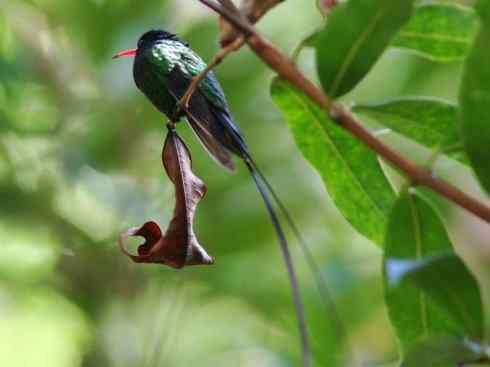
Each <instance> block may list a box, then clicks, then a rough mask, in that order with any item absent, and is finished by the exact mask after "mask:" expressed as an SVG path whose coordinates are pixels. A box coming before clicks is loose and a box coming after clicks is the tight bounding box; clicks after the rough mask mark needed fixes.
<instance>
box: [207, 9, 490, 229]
mask: <svg viewBox="0 0 490 367" xmlns="http://www.w3.org/2000/svg"><path fill="white" fill-rule="evenodd" d="M199 1H200V2H201V3H202V4H204V5H205V6H207V7H209V8H211V9H212V10H214V11H215V12H217V13H218V14H220V15H221V16H222V17H223V18H224V19H226V20H227V21H228V22H229V23H230V24H232V25H233V26H234V27H235V28H236V29H237V30H238V31H240V32H241V33H242V34H243V35H244V36H245V37H246V41H247V43H248V44H249V46H250V47H251V48H252V50H253V51H254V52H255V53H256V54H257V56H258V57H259V58H260V59H262V61H264V62H265V63H266V64H267V65H269V67H271V68H272V69H273V70H275V71H276V72H277V74H279V76H280V77H281V78H283V79H285V80H287V81H289V82H290V83H291V84H292V85H294V86H295V87H296V88H297V89H299V90H300V91H302V92H303V93H305V94H306V95H307V96H308V97H310V98H311V99H312V100H313V101H314V102H315V103H316V104H318V105H319V106H320V107H322V108H323V109H324V110H325V111H327V112H328V113H329V115H330V116H331V117H332V119H333V120H334V121H336V122H337V123H338V124H339V125H340V126H341V127H342V128H344V129H345V130H347V131H348V132H349V133H350V134H352V135H353V136H355V137H357V138H358V139H359V140H361V141H362V142H363V143H364V144H366V145H367V146H368V147H369V148H371V149H372V150H373V151H375V152H376V153H377V154H379V155H380V156H381V157H383V158H384V159H385V160H387V161H388V162H390V163H392V164H393V165H395V166H396V167H398V168H399V169H401V170H402V171H403V172H405V174H406V175H407V176H408V177H409V178H410V180H411V181H412V182H413V183H414V184H415V185H420V186H425V187H427V188H429V189H431V190H432V191H434V192H436V193H438V194H440V195H441V196H444V197H445V198H446V199H447V200H449V201H451V202H453V203H454V204H456V205H459V206H460V207H462V208H464V209H466V210H467V211H469V212H471V213H473V214H474V215H476V216H477V217H479V218H481V219H482V220H484V221H485V222H487V223H490V207H489V206H488V205H486V204H485V203H483V202H481V201H479V200H477V199H475V198H473V197H471V196H470V195H468V194H466V193H465V192H463V191H461V190H460V189H458V188H456V187H454V186H452V185H451V184H449V183H447V182H445V181H442V180H440V179H438V178H437V177H435V176H434V175H433V173H432V171H430V170H428V169H426V168H424V167H420V166H417V165H416V164H415V163H413V162H411V161H410V160H408V159H406V158H405V157H403V156H402V155H401V154H400V153H398V152H397V151H395V150H393V149H392V148H390V147H389V146H388V145H386V144H385V143H383V142H382V141H381V140H379V139H378V138H376V137H375V136H374V135H373V134H371V132H370V131H369V130H367V129H366V128H365V127H364V126H362V125H361V124H360V123H359V122H358V121H357V120H356V119H355V118H354V117H353V116H352V115H351V114H350V113H349V112H348V111H347V110H345V109H344V108H343V107H342V106H341V105H340V104H337V103H332V101H331V100H330V99H329V98H328V97H327V96H326V95H325V94H324V93H323V91H322V90H320V89H319V88H318V87H317V86H316V85H315V84H313V83H312V82H311V81H310V80H308V79H307V78H306V77H305V76H304V75H303V74H302V73H301V72H300V71H299V70H298V69H297V68H296V66H295V65H294V64H293V63H292V62H291V60H290V59H289V58H288V57H287V56H286V55H284V54H283V53H282V52H280V51H279V50H278V49H277V48H275V46H273V45H272V44H271V43H270V42H268V41H267V40H266V39H264V38H263V37H262V36H260V35H259V34H258V33H257V31H256V30H255V28H254V27H253V26H252V25H251V24H250V23H249V22H247V21H246V20H244V19H243V18H237V17H236V16H234V15H233V14H231V13H230V12H228V11H227V10H226V9H224V8H223V7H221V6H219V5H218V4H216V3H214V2H212V1H210V0H199Z"/></svg>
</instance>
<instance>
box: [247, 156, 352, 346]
mask: <svg viewBox="0 0 490 367" xmlns="http://www.w3.org/2000/svg"><path fill="white" fill-rule="evenodd" d="M249 161H250V164H251V165H252V167H253V170H254V171H255V172H256V173H257V174H258V175H259V176H260V179H261V180H262V182H264V184H265V186H266V187H267V190H268V191H269V192H270V194H271V195H272V198H273V199H274V201H275V203H276V204H277V206H278V208H279V210H280V211H281V213H282V215H283V216H284V218H285V219H286V223H287V224H288V226H289V227H290V229H291V231H292V232H293V235H294V237H296V240H297V241H298V243H299V245H300V248H301V251H302V252H303V255H304V256H305V259H306V262H307V263H308V267H309V268H310V271H311V272H312V274H313V278H314V280H315V284H316V287H317V290H318V293H319V294H320V296H321V298H322V300H323V301H324V302H325V307H326V311H327V314H328V315H329V317H330V319H331V321H332V324H333V327H335V333H336V335H337V337H338V338H339V340H344V341H346V340H347V338H346V337H347V332H346V330H345V327H344V323H343V322H342V320H341V318H340V316H339V314H338V312H337V307H336V306H335V302H334V300H333V296H332V294H331V292H330V290H329V289H328V286H327V284H326V281H325V279H324V278H323V275H322V273H321V270H320V267H319V266H318V264H317V262H316V261H315V258H314V256H313V254H312V253H311V251H310V248H309V247H308V245H307V243H306V240H305V239H304V237H303V235H302V234H301V231H300V230H299V228H298V226H297V225H296V223H295V222H294V220H293V218H292V216H291V214H290V213H289V211H288V209H287V208H286V206H285V205H284V203H283V202H282V200H281V199H280V198H279V195H277V194H276V192H275V190H274V188H273V187H272V185H271V184H270V183H269V181H268V180H267V178H266V177H265V175H264V174H263V173H262V171H261V170H260V168H259V167H258V166H257V164H256V163H255V161H254V160H253V159H251V158H249Z"/></svg>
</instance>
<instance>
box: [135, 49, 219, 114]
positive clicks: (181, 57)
mask: <svg viewBox="0 0 490 367" xmlns="http://www.w3.org/2000/svg"><path fill="white" fill-rule="evenodd" d="M142 56H143V57H145V59H146V60H147V61H148V62H149V64H151V65H153V66H154V67H155V69H154V71H155V74H157V75H158V77H159V79H160V81H161V82H165V80H164V79H165V77H166V76H167V75H169V74H170V73H171V72H172V71H173V70H174V69H175V68H176V67H178V68H179V70H180V71H181V72H182V74H183V77H185V78H186V79H189V80H190V79H192V78H193V77H195V76H196V75H199V74H200V73H201V72H202V71H203V70H204V69H205V68H206V63H205V62H204V61H203V60H202V59H201V58H200V57H199V56H198V55H197V54H196V53H195V52H194V51H192V49H191V48H189V47H188V46H186V45H185V44H183V43H181V42H179V41H176V40H163V41H161V42H158V43H156V44H155V45H154V46H153V47H151V48H149V49H147V50H145V51H144V54H143V55H142ZM199 90H200V91H201V92H202V93H203V94H204V96H205V97H206V98H207V99H208V100H209V102H211V103H212V104H213V105H215V106H216V107H218V108H221V109H223V110H226V108H227V107H226V98H225V95H224V93H223V91H222V89H221V87H220V85H219V83H218V80H217V79H216V77H215V75H214V73H213V72H212V71H211V72H209V73H208V74H207V75H206V77H205V78H204V80H203V81H202V82H201V84H200V85H199Z"/></svg>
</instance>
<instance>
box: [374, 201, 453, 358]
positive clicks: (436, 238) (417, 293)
mask: <svg viewBox="0 0 490 367" xmlns="http://www.w3.org/2000/svg"><path fill="white" fill-rule="evenodd" d="M447 251H452V246H451V242H450V241H449V238H448V235H447V233H446V230H445V228H444V225H443V223H442V222H441V220H440V219H439V217H438V216H437V214H436V213H435V212H434V210H433V209H432V208H431V207H430V206H429V205H428V204H427V203H425V202H424V201H423V200H422V199H420V198H419V197H417V196H415V195H412V194H409V193H404V194H402V195H401V196H400V197H399V199H398V200H397V202H396V204H395V205H394V207H393V210H392V212H391V215H390V220H389V224H388V230H387V233H386V239H385V254H384V260H383V267H384V282H385V288H386V290H385V296H386V304H387V307H388V313H389V316H390V319H391V321H392V324H393V326H394V327H395V329H396V332H397V335H398V338H399V340H400V345H401V347H402V350H403V351H407V350H409V349H410V348H411V347H412V346H413V345H415V344H416V343H418V342H420V341H421V340H423V339H425V338H427V337H430V336H433V335H441V334H448V333H449V332H451V331H454V330H457V327H456V325H455V323H454V322H453V321H452V320H451V318H450V317H449V315H448V314H447V313H446V312H444V310H443V309H441V307H439V305H438V304H437V303H436V302H434V301H432V300H431V299H429V298H428V296H427V294H425V292H423V291H422V290H421V289H420V288H418V287H417V286H415V285H414V284H412V283H408V282H403V281H402V280H403V278H404V276H405V275H406V274H407V273H408V272H409V271H410V270H412V269H413V268H416V266H417V264H418V263H419V261H421V260H422V259H423V258H425V257H427V256H431V255H434V254H440V253H445V252H447Z"/></svg>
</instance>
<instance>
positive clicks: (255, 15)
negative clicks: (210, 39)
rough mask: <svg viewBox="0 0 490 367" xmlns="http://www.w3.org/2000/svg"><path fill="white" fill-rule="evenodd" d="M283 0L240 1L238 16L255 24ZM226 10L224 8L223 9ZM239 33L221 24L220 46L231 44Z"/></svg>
mask: <svg viewBox="0 0 490 367" xmlns="http://www.w3.org/2000/svg"><path fill="white" fill-rule="evenodd" d="M283 1H284V0H242V2H241V4H240V9H239V10H240V14H242V15H243V16H244V17H245V18H246V19H248V21H249V22H250V23H251V24H255V23H257V22H258V21H259V19H260V18H262V17H263V16H264V15H265V14H266V13H267V12H268V11H269V10H271V9H272V8H273V7H275V6H276V5H278V4H279V3H281V2H283ZM225 8H226V7H225ZM240 33H241V32H237V31H236V29H235V27H233V26H232V25H230V24H229V23H228V22H222V24H221V37H220V42H221V45H222V46H226V45H227V44H229V43H231V42H233V41H234V40H235V39H236V38H237V37H238V35H239V34H240Z"/></svg>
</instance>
